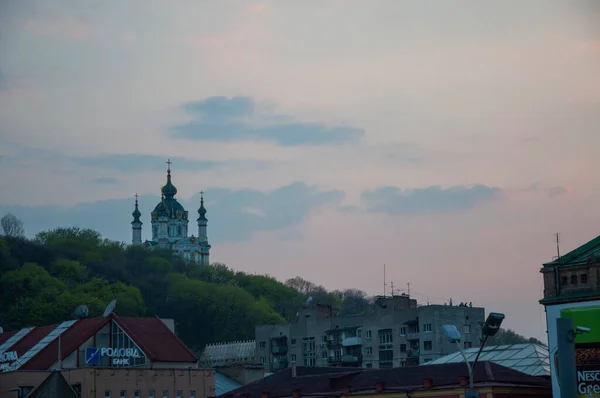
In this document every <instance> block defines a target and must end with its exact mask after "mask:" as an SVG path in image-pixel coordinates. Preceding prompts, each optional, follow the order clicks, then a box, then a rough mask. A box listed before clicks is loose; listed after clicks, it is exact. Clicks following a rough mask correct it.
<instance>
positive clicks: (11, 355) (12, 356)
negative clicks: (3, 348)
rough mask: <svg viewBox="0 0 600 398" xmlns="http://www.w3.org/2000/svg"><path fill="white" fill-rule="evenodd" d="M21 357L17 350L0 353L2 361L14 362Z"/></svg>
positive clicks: (0, 360) (0, 361)
mask: <svg viewBox="0 0 600 398" xmlns="http://www.w3.org/2000/svg"><path fill="white" fill-rule="evenodd" d="M17 359H19V356H18V355H17V352H16V351H9V352H3V353H2V354H0V363H2V362H14V361H16V360H17Z"/></svg>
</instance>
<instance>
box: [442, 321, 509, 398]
mask: <svg viewBox="0 0 600 398" xmlns="http://www.w3.org/2000/svg"><path fill="white" fill-rule="evenodd" d="M503 320H504V314H501V313H499V312H492V313H490V315H488V317H487V319H486V320H485V323H484V325H483V328H482V335H483V337H482V339H481V346H480V347H479V351H478V352H477V356H476V357H475V361H474V362H473V366H471V363H470V362H469V360H468V359H467V356H466V355H465V351H464V350H463V347H462V346H461V345H460V341H461V339H462V336H461V335H460V332H459V331H458V328H457V327H456V325H444V326H443V327H442V330H443V331H444V334H445V335H446V338H447V339H448V341H450V342H451V343H455V344H456V345H457V346H458V350H459V351H460V354H461V355H462V357H463V359H464V360H465V364H466V365H467V369H468V371H469V389H468V390H467V391H466V392H465V398H476V397H479V393H478V392H477V390H475V389H474V388H473V369H475V365H477V360H478V359H479V355H481V351H482V350H483V347H484V345H485V343H486V341H487V339H488V337H491V336H494V335H495V334H496V333H498V330H500V325H501V324H502V321H503Z"/></svg>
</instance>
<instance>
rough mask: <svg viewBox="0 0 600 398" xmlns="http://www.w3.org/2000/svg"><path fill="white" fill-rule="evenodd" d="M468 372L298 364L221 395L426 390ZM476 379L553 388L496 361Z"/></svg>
mask: <svg viewBox="0 0 600 398" xmlns="http://www.w3.org/2000/svg"><path fill="white" fill-rule="evenodd" d="M467 374H468V372H467V367H466V366H465V364H464V363H448V364H443V365H429V366H414V367H405V368H391V369H357V368H306V367H297V368H296V377H292V369H289V368H288V369H284V370H282V371H280V372H278V373H275V374H273V375H271V376H269V377H265V378H264V379H261V380H257V381H255V382H253V383H250V384H247V385H245V386H243V387H241V388H238V389H236V390H233V391H230V392H228V393H226V394H223V395H221V397H224V398H225V397H232V398H233V397H242V396H244V395H247V396H248V397H259V396H261V395H262V393H263V392H268V393H269V397H272V398H275V397H288V396H291V395H292V391H293V390H296V389H299V390H300V391H301V395H311V394H314V395H323V394H327V395H329V394H335V393H339V392H342V390H343V389H344V388H349V389H350V392H357V391H370V390H375V388H376V385H377V384H378V383H382V384H383V386H384V387H383V388H384V390H387V391H395V390H421V389H424V387H423V380H425V379H430V380H431V381H432V383H433V387H447V388H452V387H458V385H459V378H460V377H466V376H467ZM473 381H474V383H475V384H476V385H483V384H485V385H497V386H501V385H512V386H514V385H519V386H527V387H539V388H547V389H549V388H550V382H549V381H548V380H546V379H543V378H539V377H535V376H530V375H527V374H525V373H521V372H519V371H516V370H513V369H510V368H507V367H504V366H501V365H497V364H495V363H492V362H479V363H478V366H477V368H476V369H475V372H474V377H473Z"/></svg>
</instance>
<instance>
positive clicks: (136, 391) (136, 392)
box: [133, 390, 141, 398]
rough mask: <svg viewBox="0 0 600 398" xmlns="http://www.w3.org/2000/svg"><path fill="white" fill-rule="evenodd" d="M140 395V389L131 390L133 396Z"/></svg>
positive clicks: (136, 397) (135, 397)
mask: <svg viewBox="0 0 600 398" xmlns="http://www.w3.org/2000/svg"><path fill="white" fill-rule="evenodd" d="M140 396H141V395H140V390H135V391H134V392H133V398H140Z"/></svg>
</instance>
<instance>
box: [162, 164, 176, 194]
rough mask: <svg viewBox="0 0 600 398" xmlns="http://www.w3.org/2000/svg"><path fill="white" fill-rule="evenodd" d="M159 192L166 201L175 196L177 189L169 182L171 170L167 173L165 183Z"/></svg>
mask: <svg viewBox="0 0 600 398" xmlns="http://www.w3.org/2000/svg"><path fill="white" fill-rule="evenodd" d="M161 192H162V194H163V195H164V196H165V198H167V199H171V198H173V197H174V196H175V195H177V188H175V185H173V183H172V182H171V170H168V171H167V183H166V184H165V185H164V186H163V187H162V189H161Z"/></svg>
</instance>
